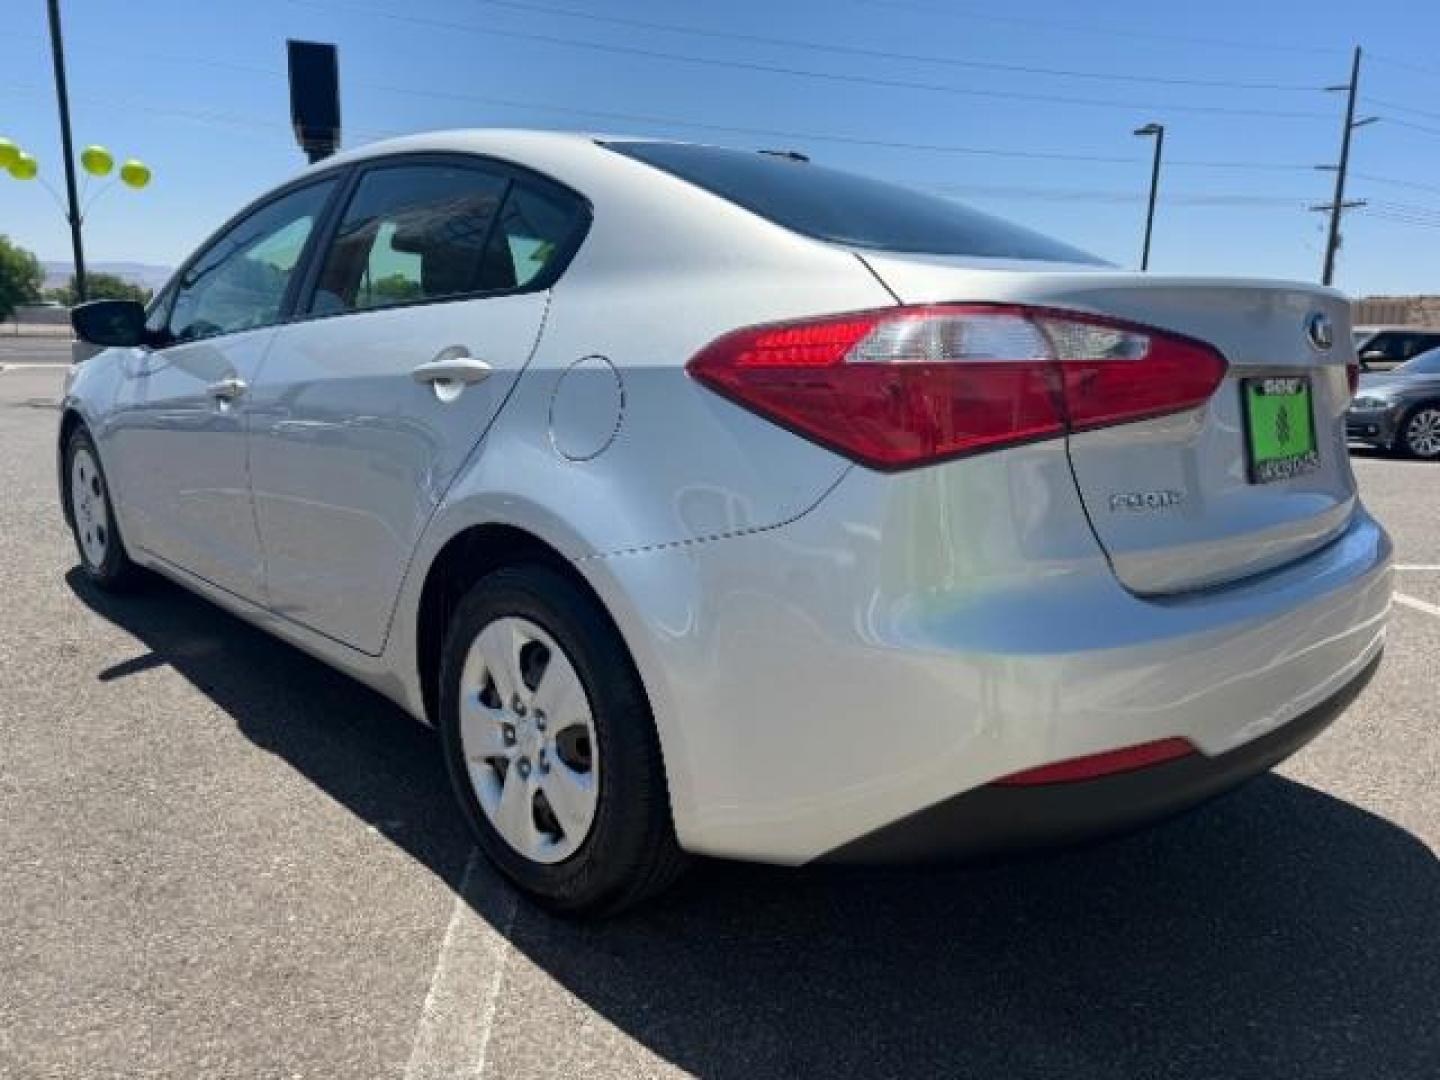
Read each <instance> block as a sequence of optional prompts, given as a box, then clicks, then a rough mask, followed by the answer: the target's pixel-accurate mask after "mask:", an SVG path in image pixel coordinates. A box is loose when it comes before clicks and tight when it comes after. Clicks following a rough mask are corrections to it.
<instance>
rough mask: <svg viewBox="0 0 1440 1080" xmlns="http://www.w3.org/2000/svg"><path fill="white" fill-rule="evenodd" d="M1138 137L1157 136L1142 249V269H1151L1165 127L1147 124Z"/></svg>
mask: <svg viewBox="0 0 1440 1080" xmlns="http://www.w3.org/2000/svg"><path fill="white" fill-rule="evenodd" d="M1135 134H1136V135H1142V136H1143V135H1153V136H1155V161H1154V163H1153V164H1152V165H1151V166H1150V207H1149V209H1148V210H1146V212H1145V243H1144V246H1143V247H1141V249H1140V269H1141V270H1142V271H1144V270H1149V269H1150V234H1151V232H1153V231H1154V228H1155V197H1156V195H1158V194H1159V192H1160V155H1161V154H1163V153H1164V152H1165V125H1164V124H1146V125H1145V126H1144V127H1142V128H1136V129H1135Z"/></svg>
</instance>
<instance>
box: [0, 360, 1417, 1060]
mask: <svg viewBox="0 0 1440 1080" xmlns="http://www.w3.org/2000/svg"><path fill="white" fill-rule="evenodd" d="M24 359H25V358H24V357H21V356H17V355H16V354H14V353H7V354H6V355H5V356H0V364H6V363H10V362H13V361H24ZM60 379H61V369H60V368H57V367H51V368H48V369H47V368H41V367H33V368H32V367H10V368H8V369H7V370H5V371H3V372H0V484H3V491H4V492H5V498H4V500H3V503H0V551H3V553H4V561H5V565H4V576H3V581H4V592H3V603H0V1076H4V1077H82V1076H176V1077H187V1078H190V1077H197V1076H206V1077H208V1076H227V1077H229V1076H234V1077H352V1076H353V1077H397V1078H398V1077H458V1076H485V1077H506V1078H526V1077H533V1076H555V1077H571V1076H586V1077H622V1076H623V1077H632V1076H669V1075H687V1074H693V1075H699V1076H707V1077H746V1078H759V1077H779V1076H819V1077H836V1076H865V1077H884V1076H946V1077H975V1078H989V1077H997V1078H1000V1077H1003V1078H1007V1080H1008V1078H1019V1077H1066V1078H1074V1077H1086V1078H1094V1077H1106V1078H1108V1077H1117V1078H1119V1077H1124V1078H1137V1077H1146V1078H1149V1077H1184V1078H1190V1077H1195V1078H1199V1077H1205V1078H1215V1077H1231V1076H1234V1077H1239V1076H1246V1077H1250V1076H1263V1077H1267V1078H1276V1077H1306V1078H1317V1077H1356V1076H1363V1077H1367V1078H1377V1077H1406V1078H1420V1077H1429V1076H1436V1075H1440V1022H1437V1015H1440V1009H1437V1002H1440V862H1437V859H1436V852H1437V850H1440V731H1437V720H1440V708H1437V704H1436V701H1437V692H1436V691H1437V677H1436V670H1437V659H1440V528H1437V527H1436V526H1437V523H1440V466H1426V465H1422V464H1416V463H1412V462H1405V461H1395V460H1391V459H1388V458H1384V457H1381V456H1378V455H1374V454H1364V455H1357V457H1356V469H1357V472H1358V473H1359V475H1360V478H1361V484H1362V489H1363V492H1364V495H1365V498H1366V500H1367V501H1368V503H1369V505H1370V506H1371V507H1372V509H1373V510H1374V511H1375V512H1377V513H1378V515H1379V516H1380V517H1381V518H1382V519H1383V520H1384V521H1385V523H1386V524H1387V525H1388V526H1389V528H1390V529H1391V530H1392V532H1393V534H1394V536H1395V539H1396V541H1397V545H1398V561H1399V563H1400V564H1401V565H1402V566H1404V567H1407V568H1409V569H1404V570H1402V571H1401V572H1400V574H1399V586H1398V587H1399V589H1400V591H1401V593H1402V595H1403V597H1405V598H1406V599H1405V601H1404V602H1403V603H1401V604H1398V605H1397V606H1396V608H1395V611H1394V615H1393V621H1392V629H1391V638H1390V643H1389V647H1388V651H1387V658H1386V660H1385V663H1384V665H1383V667H1382V669H1381V671H1380V673H1379V675H1378V676H1377V677H1376V679H1375V681H1374V682H1373V683H1372V684H1371V685H1370V686H1369V688H1368V689H1367V690H1366V691H1365V692H1364V694H1363V696H1362V697H1361V698H1360V699H1359V701H1358V702H1357V703H1356V704H1355V705H1354V706H1353V707H1352V708H1351V710H1350V711H1349V712H1348V713H1347V714H1346V716H1345V717H1343V718H1342V719H1341V720H1340V721H1339V722H1338V723H1337V725H1336V726H1335V727H1333V728H1332V729H1331V730H1330V731H1329V732H1327V733H1326V734H1325V735H1324V736H1323V737H1322V738H1321V739H1320V740H1318V741H1317V742H1316V743H1315V744H1313V745H1312V746H1310V747H1309V748H1307V749H1306V750H1305V751H1303V752H1302V753H1301V754H1300V755H1299V756H1298V757H1296V758H1295V759H1293V760H1292V761H1290V762H1288V763H1287V764H1286V765H1285V766H1283V767H1282V769H1281V770H1280V774H1279V775H1276V776H1271V777H1266V778H1263V779H1261V780H1258V781H1256V782H1254V783H1253V784H1251V785H1249V786H1248V787H1246V788H1245V789H1243V790H1242V791H1241V792H1239V793H1238V794H1236V795H1233V796H1231V797H1228V798H1226V799H1223V800H1221V801H1219V802H1217V803H1215V804H1212V805H1211V806H1209V807H1207V808H1205V809H1203V810H1200V811H1198V812H1196V813H1193V814H1191V815H1189V816H1187V817H1184V818H1182V819H1180V820H1178V821H1176V822H1173V823H1171V824H1169V825H1166V826H1163V827H1160V828H1157V829H1153V830H1150V831H1147V832H1144V833H1141V834H1138V835H1135V836H1131V837H1128V838H1125V839H1121V840H1118V841H1113V842H1109V843H1106V844H1102V845H1098V846H1095V847H1092V848H1089V849H1085V850H1081V851H1074V852H1069V853H1066V854H1062V855H1059V856H1052V857H1048V858H1044V859H1036V860H1030V861H1025V862H1020V863H1012V864H1007V865H995V866H987V867H981V868H969V869H945V870H923V871H922V870H912V871H849V872H838V871H832V872H823V873H822V872H814V871H806V872H795V871H783V870H774V869H766V868H759V867H749V866H740V865H727V864H708V865H704V866H701V867H699V868H698V869H697V870H696V871H695V872H693V873H692V874H691V875H690V876H689V877H688V878H687V879H686V880H685V881H684V883H683V884H682V885H681V887H679V888H678V889H676V890H675V891H674V892H673V893H671V894H668V895H667V896H665V897H664V898H662V899H661V900H660V901H659V902H657V903H654V904H652V905H651V906H649V907H647V908H645V909H644V910H642V911H639V912H637V913H634V914H632V915H629V916H626V917H624V918H622V919H619V920H616V921H613V922H609V923H604V924H599V925H572V924H567V923H563V922H559V921H556V920H553V919H551V918H549V917H547V916H545V915H543V914H541V913H539V912H537V911H536V910H534V909H532V908H530V907H528V906H526V905H525V904H524V903H523V902H517V900H516V898H515V897H514V896H513V894H511V893H510V892H509V891H508V890H507V889H506V888H505V887H504V885H502V884H501V883H500V882H498V881H497V880H496V879H495V877H494V876H493V875H492V874H491V873H490V872H489V871H488V870H487V868H486V867H485V865H484V864H483V863H482V862H479V861H478V860H477V859H476V858H475V857H474V855H473V853H472V849H471V846H470V843H469V840H468V838H467V836H466V833H465V832H464V830H463V828H462V825H461V823H460V821H459V818H458V816H457V815H456V814H455V813H453V812H452V811H451V803H450V795H449V793H448V791H447V790H446V780H445V777H444V771H443V767H442V763H441V760H440V755H439V750H438V746H437V745H436V742H435V740H434V738H433V737H432V736H431V734H430V733H429V732H428V731H426V730H424V729H422V728H421V727H419V726H418V725H415V724H414V723H412V722H411V721H409V720H408V719H406V718H405V717H404V716H403V715H402V714H401V713H400V712H398V711H397V710H396V709H395V708H394V707H393V706H391V705H389V704H388V703H387V702H385V701H384V700H382V699H381V698H379V697H377V696H375V695H374V694H372V693H370V692H368V691H366V690H364V689H362V688H361V687H360V686H358V685H357V684H355V683H353V682H351V681H349V680H348V679H346V678H345V677H343V676H341V675H338V674H336V673H334V672H332V671H331V670H329V669H328V668H326V667H324V666H322V665H321V664H319V663H318V662H315V661H313V660H310V659H308V658H307V657H305V656H304V655H302V654H300V653H299V652H296V651H295V650H293V649H291V648H289V647H288V646H285V645H283V644H280V643H279V642H277V641H274V640H272V639H270V638H268V637H266V636H265V635H263V634H262V633H260V632H258V631H255V630H252V629H250V628H249V627H247V626H246V625H245V624H243V623H241V622H239V621H237V620H235V619H233V618H231V617H230V616H228V615H226V614H224V613H222V612H220V611H219V610H218V609H216V608H214V607H212V606H210V605H209V604H207V603H205V602H204V601H201V600H199V599H196V598H194V597H192V596H190V595H189V594H187V593H185V592H183V591H181V590H179V589H178V588H174V587H171V586H168V585H164V584H161V583H156V585H155V587H153V588H152V589H150V590H149V591H147V592H144V593H141V594H138V595H135V596H130V597H125V598H119V599H116V598H111V597H108V596H105V595H102V594H99V593H97V592H95V591H93V590H92V589H90V588H88V587H87V586H86V584H85V583H84V581H83V580H82V579H81V577H80V576H79V574H78V573H77V572H76V571H75V569H74V567H75V556H74V551H73V548H72V546H71V544H70V541H69V538H68V536H67V535H66V533H65V532H64V530H63V526H62V522H61V519H60V514H59V512H58V509H57V507H56V499H55V477H54V460H53V437H54V428H55V423H56V416H55V412H54V404H53V403H54V400H55V398H56V395H57V393H58V390H59V386H60Z"/></svg>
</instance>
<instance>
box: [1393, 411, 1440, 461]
mask: <svg viewBox="0 0 1440 1080" xmlns="http://www.w3.org/2000/svg"><path fill="white" fill-rule="evenodd" d="M1422 416H1427V417H1431V418H1440V402H1434V401H1427V402H1425V403H1423V404H1421V405H1417V406H1415V408H1413V409H1411V410H1410V411H1409V412H1407V413H1406V414H1405V417H1404V419H1402V420H1401V421H1400V427H1399V431H1398V433H1397V434H1396V436H1395V446H1396V448H1397V449H1398V450H1399V451H1400V452H1401V453H1403V454H1405V455H1406V456H1407V457H1412V458H1418V459H1419V460H1421V461H1440V446H1432V447H1430V448H1427V447H1424V446H1419V445H1417V444H1416V442H1415V439H1416V436H1417V434H1418V433H1417V432H1416V431H1413V430H1412V426H1413V425H1414V424H1415V422H1416V420H1417V419H1419V418H1420V417H1422Z"/></svg>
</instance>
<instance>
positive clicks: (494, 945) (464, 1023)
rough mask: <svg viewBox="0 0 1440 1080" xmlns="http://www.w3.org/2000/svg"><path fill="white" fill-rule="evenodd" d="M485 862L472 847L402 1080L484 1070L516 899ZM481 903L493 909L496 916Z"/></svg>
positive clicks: (436, 1079) (440, 1079)
mask: <svg viewBox="0 0 1440 1080" xmlns="http://www.w3.org/2000/svg"><path fill="white" fill-rule="evenodd" d="M482 864H483V860H482V858H481V855H480V853H479V851H477V850H474V849H471V852H470V857H469V859H467V860H466V862H465V873H464V875H463V876H462V877H461V878H460V888H459V890H458V892H457V893H456V895H455V905H454V907H453V908H452V909H451V912H450V924H449V925H448V926H447V927H446V928H445V937H444V939H443V940H442V941H441V942H440V953H439V955H438V956H436V958H435V971H434V974H432V975H431V977H430V990H429V992H428V993H427V994H426V995H425V1004H424V1005H423V1006H422V1007H421V1010H420V1021H419V1023H418V1024H416V1026H415V1041H414V1043H413V1044H412V1045H411V1047H410V1060H409V1062H408V1063H407V1064H406V1066H405V1080H454V1078H456V1077H462V1076H470V1077H478V1076H480V1075H481V1074H482V1073H483V1072H484V1071H485V1055H486V1053H487V1052H488V1051H489V1048H490V1029H491V1027H492V1026H493V1025H494V1023H495V1010H496V1007H497V1005H498V1003H499V1000H500V989H501V986H502V985H503V983H504V981H505V967H506V962H507V961H508V959H509V956H510V934H511V932H512V931H513V930H514V927H515V914H516V910H517V908H518V906H519V905H518V902H517V900H516V897H515V894H514V893H513V892H512V891H511V890H510V889H508V888H506V887H505V886H502V885H500V884H498V882H497V880H496V878H495V876H494V875H493V874H490V873H489V872H488V870H487V868H486V867H484V866H483V865H482ZM482 910H491V911H493V919H487V918H486V917H485V916H484V915H482V914H481V913H480V912H481V911H482Z"/></svg>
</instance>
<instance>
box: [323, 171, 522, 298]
mask: <svg viewBox="0 0 1440 1080" xmlns="http://www.w3.org/2000/svg"><path fill="white" fill-rule="evenodd" d="M509 183H510V182H509V180H507V179H506V178H505V177H503V176H496V175H494V174H491V173H487V172H482V171H481V170H479V169H470V168H461V167H459V166H449V165H400V166H392V167H387V168H380V169H374V170H371V171H370V172H367V173H366V174H365V175H364V176H362V177H361V178H360V183H359V184H358V185H357V187H356V188H355V194H354V195H353V196H351V199H350V205H349V206H347V207H346V208H345V214H344V216H343V217H342V218H341V220H340V227H339V229H338V230H337V231H336V233H335V239H334V240H333V241H332V242H331V245H330V250H329V251H328V252H326V254H325V262H324V265H323V267H322V269H321V271H320V278H319V280H318V282H317V283H316V287H315V294H314V296H313V297H311V300H310V311H311V312H312V313H314V314H320V315H326V314H334V313H337V312H342V311H362V310H365V309H367V308H377V307H388V306H390V305H393V304H404V303H411V302H413V301H416V300H434V299H438V298H441V297H446V296H458V295H462V294H465V293H473V292H479V291H481V290H482V289H483V288H484V287H485V278H486V274H485V269H486V267H485V264H486V261H487V260H486V259H485V258H484V255H485V251H486V244H487V242H488V241H489V239H490V227H491V225H492V224H493V223H494V221H495V218H496V216H497V215H498V213H499V211H500V204H501V203H502V202H503V201H504V199H505V192H506V189H507V188H508V187H509Z"/></svg>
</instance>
